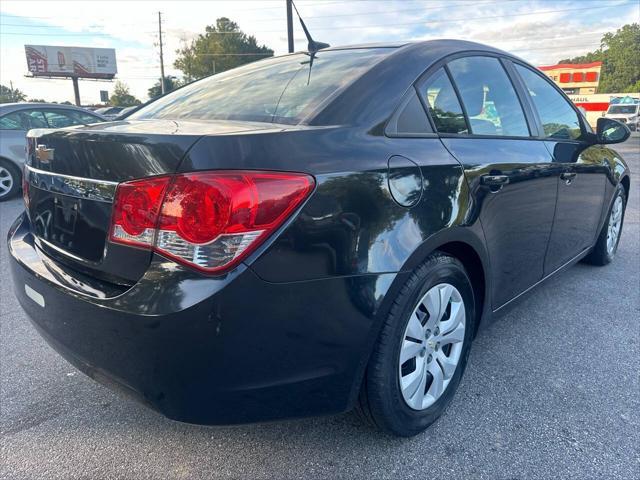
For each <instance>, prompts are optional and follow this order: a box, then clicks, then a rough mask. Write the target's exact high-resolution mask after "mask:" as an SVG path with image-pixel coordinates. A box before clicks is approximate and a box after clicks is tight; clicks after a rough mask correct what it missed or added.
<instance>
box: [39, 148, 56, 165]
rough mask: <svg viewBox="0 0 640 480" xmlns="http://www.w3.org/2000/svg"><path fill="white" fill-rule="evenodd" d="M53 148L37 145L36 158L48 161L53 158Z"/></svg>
mask: <svg viewBox="0 0 640 480" xmlns="http://www.w3.org/2000/svg"><path fill="white" fill-rule="evenodd" d="M53 150H54V149H53V148H47V146H46V145H38V146H37V147H36V158H37V159H38V160H39V161H41V162H42V163H49V162H51V161H52V160H53Z"/></svg>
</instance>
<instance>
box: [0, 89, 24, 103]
mask: <svg viewBox="0 0 640 480" xmlns="http://www.w3.org/2000/svg"><path fill="white" fill-rule="evenodd" d="M12 87H13V85H12V86H11V87H5V86H4V85H0V103H13V102H24V100H25V99H26V98H27V96H26V95H25V94H24V93H22V92H21V91H20V90H18V89H17V88H12Z"/></svg>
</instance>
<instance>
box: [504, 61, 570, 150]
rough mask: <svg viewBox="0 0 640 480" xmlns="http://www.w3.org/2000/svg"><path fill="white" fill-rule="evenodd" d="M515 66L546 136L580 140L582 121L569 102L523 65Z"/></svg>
mask: <svg viewBox="0 0 640 480" xmlns="http://www.w3.org/2000/svg"><path fill="white" fill-rule="evenodd" d="M514 65H515V68H516V71H517V72H518V73H519V74H520V76H521V77H522V80H523V81H524V84H525V86H526V88H527V90H528V91H529V95H531V101H532V102H533V105H534V107H535V108H536V110H537V111H538V115H539V117H540V121H541V122H542V128H543V131H544V133H543V134H544V136H545V137H549V138H557V139H562V140H576V139H578V138H580V136H581V135H582V130H581V129H580V120H579V119H578V114H577V113H576V111H575V110H574V109H573V107H572V106H571V105H570V104H569V102H567V100H565V98H564V97H563V96H562V95H560V93H559V92H558V91H557V90H556V89H555V88H554V87H553V86H551V85H550V84H549V82H547V81H546V80H545V79H544V78H542V76H540V75H538V74H537V73H535V72H533V71H531V70H529V69H528V68H526V67H523V66H522V65H518V64H514Z"/></svg>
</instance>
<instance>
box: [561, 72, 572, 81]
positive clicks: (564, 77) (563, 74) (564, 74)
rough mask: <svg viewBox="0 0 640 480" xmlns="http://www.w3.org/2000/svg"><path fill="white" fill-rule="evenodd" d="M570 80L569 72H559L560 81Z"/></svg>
mask: <svg viewBox="0 0 640 480" xmlns="http://www.w3.org/2000/svg"><path fill="white" fill-rule="evenodd" d="M570 81H571V74H570V73H561V74H560V83H569V82H570Z"/></svg>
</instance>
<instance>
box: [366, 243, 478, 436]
mask: <svg viewBox="0 0 640 480" xmlns="http://www.w3.org/2000/svg"><path fill="white" fill-rule="evenodd" d="M443 282H446V283H449V284H451V285H453V286H454V287H456V288H457V289H458V291H459V292H460V294H461V296H462V299H463V301H464V306H465V310H466V320H465V335H464V342H463V347H462V352H461V354H460V359H459V360H458V365H457V367H456V370H455V373H454V374H453V376H452V377H451V380H450V382H449V385H448V386H447V387H446V389H445V390H444V392H443V393H442V395H441V396H440V397H439V398H438V400H437V401H436V402H435V403H433V404H432V405H431V406H430V407H428V408H426V409H424V410H414V409H412V408H410V407H409V406H408V405H407V403H406V402H405V400H404V398H403V396H402V393H401V390H400V386H399V374H398V356H399V354H400V346H401V341H402V340H403V338H404V333H405V328H406V326H407V323H408V321H409V318H410V316H411V315H412V313H413V311H414V309H415V307H416V305H417V304H418V302H419V301H420V299H421V298H422V297H423V295H424V294H425V293H426V292H427V291H428V290H429V289H431V288H432V287H434V286H435V285H438V284H439V283H443ZM474 305H475V303H474V295H473V288H472V285H471V281H470V280H469V277H468V276H467V273H466V272H465V269H464V267H463V265H462V263H461V262H460V261H459V260H457V259H456V258H454V257H451V256H449V255H446V254H444V253H440V252H434V253H433V254H431V255H430V256H429V257H428V258H427V259H426V260H425V262H424V263H422V264H421V265H420V267H418V268H417V269H416V270H415V271H414V272H413V274H412V275H411V277H410V278H409V280H408V281H407V282H406V284H405V285H404V286H403V287H402V289H401V291H400V293H399V294H398V297H397V298H396V299H395V301H394V303H393V306H392V307H391V310H390V312H389V315H388V316H387V319H386V321H385V323H384V325H383V326H382V330H381V332H380V335H379V337H378V340H377V342H376V345H375V347H374V350H373V353H372V355H371V358H370V360H369V364H368V366H367V371H366V373H365V378H364V382H363V385H362V389H361V391H360V396H359V401H358V405H357V409H358V410H359V414H360V416H361V417H363V418H365V419H367V420H368V421H369V422H370V423H372V424H373V425H374V426H376V427H378V428H379V429H381V430H383V431H385V432H387V433H391V434H393V435H397V436H402V437H409V436H413V435H416V434H418V433H420V432H422V431H423V430H425V429H426V428H427V427H428V426H429V425H431V424H432V423H433V422H435V421H436V420H437V419H438V418H439V417H440V416H441V415H442V413H443V412H444V411H445V409H446V407H447V406H448V405H449V403H450V402H451V399H452V398H453V396H454V394H455V392H456V389H457V387H458V385H459V383H460V379H461V378H462V374H463V373H464V370H465V367H466V364H467V360H468V357H469V351H470V347H471V342H472V339H473V332H474V329H475V323H476V315H477V313H476V311H475V307H474Z"/></svg>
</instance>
